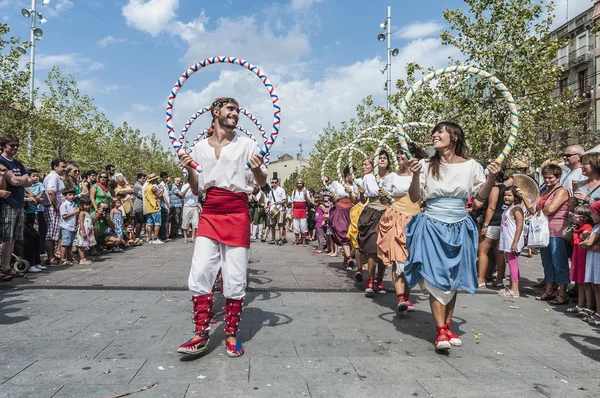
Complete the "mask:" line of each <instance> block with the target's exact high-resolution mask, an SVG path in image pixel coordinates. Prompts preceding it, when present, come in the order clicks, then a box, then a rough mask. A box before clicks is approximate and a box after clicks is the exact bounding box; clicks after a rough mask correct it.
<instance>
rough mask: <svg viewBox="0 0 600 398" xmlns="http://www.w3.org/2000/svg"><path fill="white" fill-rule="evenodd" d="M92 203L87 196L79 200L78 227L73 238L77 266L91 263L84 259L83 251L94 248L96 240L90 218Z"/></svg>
mask: <svg viewBox="0 0 600 398" xmlns="http://www.w3.org/2000/svg"><path fill="white" fill-rule="evenodd" d="M91 207H92V201H91V200H90V198H89V197H87V196H82V197H81V198H80V199H79V227H78V228H77V233H76V236H75V245H76V246H77V252H78V253H79V264H82V265H89V264H92V261H90V260H88V259H87V258H85V251H86V250H90V249H91V248H92V247H94V246H96V238H94V224H93V223H92V217H91V216H90V209H91Z"/></svg>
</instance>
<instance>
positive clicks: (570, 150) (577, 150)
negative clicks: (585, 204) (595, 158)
mask: <svg viewBox="0 0 600 398" xmlns="http://www.w3.org/2000/svg"><path fill="white" fill-rule="evenodd" d="M584 152H585V151H584V150H583V147H582V146H581V145H569V146H568V147H567V149H565V153H564V154H563V159H564V161H565V166H567V168H568V169H569V171H566V172H565V171H563V173H562V175H561V177H560V185H562V186H563V187H565V188H567V189H568V190H569V193H570V194H571V196H573V183H579V181H581V180H582V179H583V178H582V174H581V155H583V153H584Z"/></svg>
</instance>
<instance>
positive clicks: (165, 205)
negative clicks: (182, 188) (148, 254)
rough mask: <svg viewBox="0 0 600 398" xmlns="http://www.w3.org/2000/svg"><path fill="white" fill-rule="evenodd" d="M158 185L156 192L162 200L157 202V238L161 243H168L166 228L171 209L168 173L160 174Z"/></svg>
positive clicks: (162, 172)
mask: <svg viewBox="0 0 600 398" xmlns="http://www.w3.org/2000/svg"><path fill="white" fill-rule="evenodd" d="M160 180H161V181H160V184H158V191H159V193H160V194H161V195H162V199H161V200H159V203H160V221H161V224H160V233H159V234H158V235H159V238H160V239H161V240H162V241H163V242H168V241H170V240H171V239H170V238H169V230H168V228H167V224H168V222H167V220H168V219H169V210H170V208H171V203H170V202H169V182H170V181H171V177H169V173H167V172H166V171H161V172H160Z"/></svg>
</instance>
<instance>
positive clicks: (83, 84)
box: [77, 79, 128, 95]
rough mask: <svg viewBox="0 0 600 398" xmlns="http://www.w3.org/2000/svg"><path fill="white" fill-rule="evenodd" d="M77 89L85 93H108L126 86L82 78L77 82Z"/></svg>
mask: <svg viewBox="0 0 600 398" xmlns="http://www.w3.org/2000/svg"><path fill="white" fill-rule="evenodd" d="M77 86H78V87H79V89H80V90H81V91H83V92H85V93H86V94H90V95H93V94H110V93H112V92H115V91H119V90H122V89H126V88H128V87H127V86H122V85H120V84H103V83H101V82H99V81H98V80H96V79H84V80H79V81H78V82H77Z"/></svg>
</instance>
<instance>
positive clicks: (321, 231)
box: [313, 194, 327, 254]
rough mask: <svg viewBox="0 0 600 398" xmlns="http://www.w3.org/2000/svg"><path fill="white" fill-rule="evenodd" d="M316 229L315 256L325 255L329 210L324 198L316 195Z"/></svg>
mask: <svg viewBox="0 0 600 398" xmlns="http://www.w3.org/2000/svg"><path fill="white" fill-rule="evenodd" d="M314 198H315V207H316V208H317V209H316V212H315V228H316V230H317V248H316V249H315V250H313V253H314V254H321V253H323V248H324V247H325V224H327V208H326V207H325V205H324V204H323V196H322V195H321V194H315V196H314Z"/></svg>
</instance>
